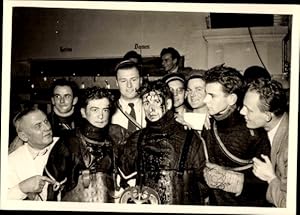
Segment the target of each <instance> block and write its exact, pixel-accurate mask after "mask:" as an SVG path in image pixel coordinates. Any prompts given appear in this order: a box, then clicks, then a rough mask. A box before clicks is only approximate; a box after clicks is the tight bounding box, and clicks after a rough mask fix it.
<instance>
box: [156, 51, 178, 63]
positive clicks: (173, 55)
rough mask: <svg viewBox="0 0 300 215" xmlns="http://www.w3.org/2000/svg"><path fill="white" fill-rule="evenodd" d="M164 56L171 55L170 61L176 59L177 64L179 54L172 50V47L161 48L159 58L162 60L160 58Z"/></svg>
mask: <svg viewBox="0 0 300 215" xmlns="http://www.w3.org/2000/svg"><path fill="white" fill-rule="evenodd" d="M165 54H171V56H172V59H177V63H176V65H178V64H179V61H180V54H179V52H178V51H177V50H176V49H174V48H173V47H168V48H163V49H162V50H161V52H160V58H162V56H164V55H165Z"/></svg>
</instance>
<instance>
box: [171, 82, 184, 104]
mask: <svg viewBox="0 0 300 215" xmlns="http://www.w3.org/2000/svg"><path fill="white" fill-rule="evenodd" d="M168 86H169V88H170V91H171V92H172V94H173V100H174V108H178V107H180V106H181V105H183V103H184V91H185V90H184V84H183V83H182V81H179V80H173V81H170V82H169V83H168Z"/></svg>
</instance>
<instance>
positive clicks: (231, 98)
mask: <svg viewBox="0 0 300 215" xmlns="http://www.w3.org/2000/svg"><path fill="white" fill-rule="evenodd" d="M227 99H228V103H229V105H235V104H236V102H237V99H238V97H237V95H236V94H235V93H231V94H229V96H227Z"/></svg>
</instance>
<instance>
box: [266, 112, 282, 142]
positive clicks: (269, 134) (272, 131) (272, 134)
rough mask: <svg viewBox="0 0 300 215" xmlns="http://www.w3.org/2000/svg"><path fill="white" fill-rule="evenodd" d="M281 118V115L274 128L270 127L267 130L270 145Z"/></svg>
mask: <svg viewBox="0 0 300 215" xmlns="http://www.w3.org/2000/svg"><path fill="white" fill-rule="evenodd" d="M282 119H283V116H282V117H281V119H280V120H279V122H278V123H277V125H276V126H275V127H274V128H272V129H271V130H270V131H268V137H269V140H270V143H271V146H272V143H273V139H274V136H275V134H276V132H277V130H278V127H279V125H280V123H281V121H282Z"/></svg>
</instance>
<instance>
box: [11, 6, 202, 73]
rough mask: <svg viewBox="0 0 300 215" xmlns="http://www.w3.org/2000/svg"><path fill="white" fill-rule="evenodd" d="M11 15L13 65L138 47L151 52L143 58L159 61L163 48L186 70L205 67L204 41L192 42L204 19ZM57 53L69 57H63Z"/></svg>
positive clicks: (40, 12)
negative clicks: (174, 52) (177, 55)
mask: <svg viewBox="0 0 300 215" xmlns="http://www.w3.org/2000/svg"><path fill="white" fill-rule="evenodd" d="M14 12H15V13H14V15H15V16H14V17H15V20H16V22H15V25H14V29H15V30H14V32H13V37H14V38H13V39H14V40H13V41H14V43H13V50H14V56H13V60H14V61H18V60H22V59H28V58H111V57H122V56H123V55H124V54H125V53H126V52H127V51H129V50H132V49H134V48H135V45H136V44H138V45H145V46H148V47H149V49H143V50H142V55H143V56H145V57H146V56H159V54H160V51H161V49H162V48H164V47H168V46H173V47H175V48H176V49H177V50H178V51H179V52H180V54H181V55H184V56H185V62H186V64H187V65H189V66H192V67H195V68H203V67H206V66H207V63H206V58H205V57H203V56H206V55H207V51H206V44H205V41H204V40H203V38H202V37H197V40H195V39H194V38H193V37H191V35H192V34H193V32H194V31H195V30H199V29H206V24H205V17H206V16H207V14H205V13H182V12H181V13H179V12H176V13H175V12H163V13H162V12H134V11H103V10H102V11H101V10H75V9H28V8H27V9H25V10H24V9H23V8H21V9H16V10H15V11H14ZM60 47H64V48H72V52H61V51H60ZM137 51H138V52H139V50H137Z"/></svg>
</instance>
